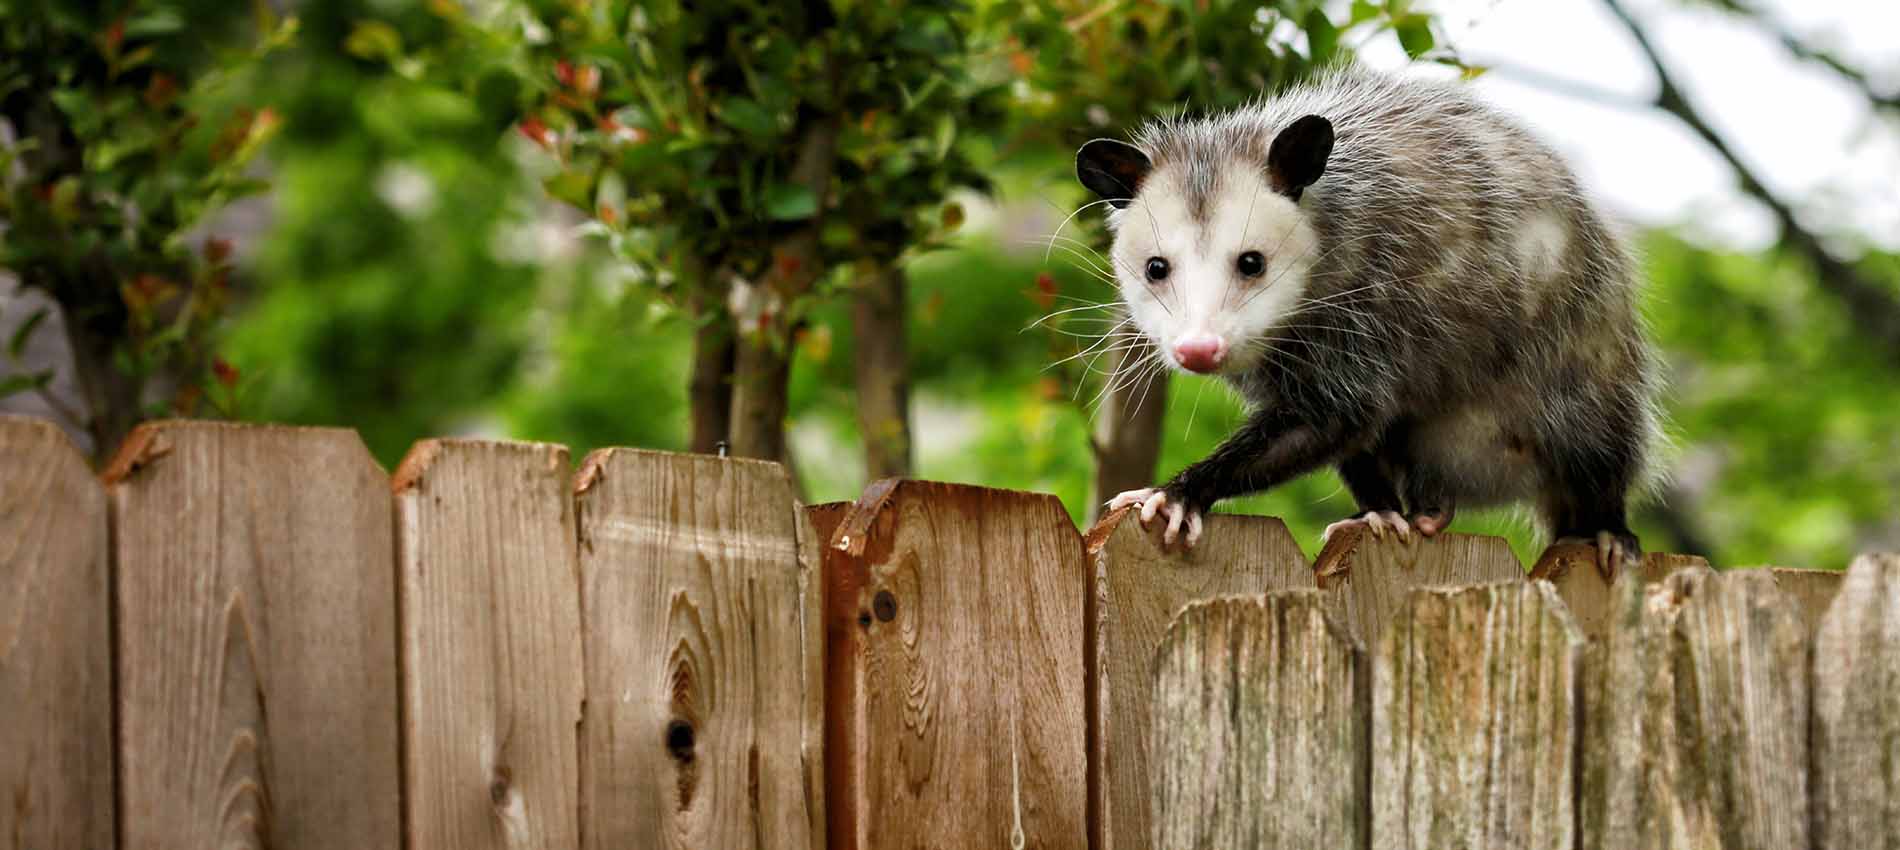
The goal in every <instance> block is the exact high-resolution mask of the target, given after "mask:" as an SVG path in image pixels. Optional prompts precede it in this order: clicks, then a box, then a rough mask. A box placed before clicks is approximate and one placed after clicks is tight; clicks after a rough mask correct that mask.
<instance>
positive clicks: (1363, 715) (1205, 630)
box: [1121, 590, 1370, 850]
mask: <svg viewBox="0 0 1900 850" xmlns="http://www.w3.org/2000/svg"><path fill="white" fill-rule="evenodd" d="M1366 668H1367V665H1366V662H1365V658H1364V653H1363V652H1362V651H1360V649H1359V648H1358V647H1357V646H1356V645H1355V644H1354V643H1353V641H1352V637H1351V635H1349V634H1347V633H1346V631H1345V629H1344V628H1342V627H1340V626H1339V625H1338V624H1337V623H1336V622H1334V621H1333V619H1332V618H1331V616H1329V615H1328V614H1327V613H1326V612H1325V603H1324V600H1322V599H1321V597H1320V596H1319V594H1318V593H1316V592H1314V591H1310V590H1305V591H1287V592H1283V593H1273V594H1269V595H1267V596H1265V597H1252V598H1236V599H1224V600H1219V601H1214V602H1204V603H1197V604H1194V605H1190V606H1188V608H1187V609H1186V610H1184V611H1183V612H1182V613H1181V615H1180V616H1179V617H1177V618H1176V619H1175V621H1174V624H1173V626H1172V627H1171V628H1170V629H1169V630H1168V631H1167V634H1166V637H1165V638H1164V640H1163V641H1162V643H1161V646H1160V648H1159V655H1158V657H1157V658H1156V664H1155V672H1154V683H1155V684H1154V709H1153V711H1154V720H1155V722H1154V724H1153V726H1152V728H1151V730H1150V732H1149V734H1148V735H1147V736H1144V737H1151V738H1152V744H1151V746H1152V747H1153V752H1154V758H1153V764H1152V769H1153V771H1154V773H1153V777H1152V795H1153V802H1152V804H1151V805H1152V811H1153V812H1154V817H1153V821H1152V824H1151V828H1152V833H1151V836H1152V837H1151V838H1144V839H1141V840H1139V841H1137V840H1135V839H1133V838H1127V837H1124V838H1125V840H1124V842H1123V844H1122V845H1121V846H1126V847H1165V848H1229V847H1233V848H1240V847H1248V848H1251V847H1288V848H1293V847H1301V848H1304V847H1314V848H1320V847H1324V848H1339V850H1357V848H1362V847H1365V846H1366V831H1367V815H1368V805H1369V803H1368V800H1367V797H1368V794H1369V787H1368V780H1369V775H1368V761H1367V756H1366V746H1367V735H1368V730H1367V723H1368V708H1369V706H1370V702H1369V698H1368V695H1367V693H1366V688H1367V676H1366V672H1367V669H1366Z"/></svg>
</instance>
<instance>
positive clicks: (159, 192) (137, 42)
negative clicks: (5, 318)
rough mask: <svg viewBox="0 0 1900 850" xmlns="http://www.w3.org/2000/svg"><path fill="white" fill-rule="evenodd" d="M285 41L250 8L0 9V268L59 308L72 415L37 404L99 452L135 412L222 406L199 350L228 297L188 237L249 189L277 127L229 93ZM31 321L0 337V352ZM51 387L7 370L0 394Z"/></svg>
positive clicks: (229, 383)
mask: <svg viewBox="0 0 1900 850" xmlns="http://www.w3.org/2000/svg"><path fill="white" fill-rule="evenodd" d="M292 29H293V27H292V26H291V25H290V24H289V23H288V22H285V21H280V20H278V19H276V18H275V17H274V16H272V15H271V14H270V12H269V7H268V5H266V4H263V3H259V4H257V6H256V8H255V15H254V16H251V17H246V16H242V15H231V14H229V10H228V9H226V8H224V7H222V6H214V4H205V3H192V2H125V3H112V4H103V5H97V4H68V3H57V2H43V0H4V2H0V117H3V118H4V120H5V124H6V125H7V127H9V128H10V132H9V133H7V134H5V135H0V219H4V221H5V226H4V227H0V267H4V268H6V269H9V270H11V271H13V272H14V273H15V274H17V275H19V277H20V280H21V282H22V283H23V284H24V285H26V286H28V287H33V288H36V289H39V290H43V291H45V292H46V293H47V294H49V295H50V296H51V297H52V300H53V301H54V302H55V303H56V304H57V305H58V306H59V309H60V311H61V313H62V314H63V316H64V319H65V326H66V328H67V332H68V334H69V336H70V339H71V342H72V349H73V354H74V367H75V368H74V372H75V376H76V378H77V383H78V385H79V387H80V389H81V394H82V396H83V399H82V401H83V405H82V406H83V409H72V408H71V406H70V405H67V404H64V403H57V402H56V403H55V405H54V406H55V407H56V408H57V409H60V410H61V411H62V413H63V414H64V415H65V416H66V417H67V418H69V419H71V420H73V421H72V422H71V423H70V424H72V425H74V426H75V427H78V428H81V429H83V430H85V431H86V432H88V433H89V434H90V435H91V437H92V443H93V445H94V447H95V451H96V452H98V453H100V454H102V455H104V454H108V453H110V452H111V451H113V450H114V449H115V448H116V447H117V446H118V443H119V440H120V438H121V437H123V436H124V435H125V433H126V432H127V431H129V430H130V429H131V427H132V426H133V425H134V424H136V423H137V422H138V421H139V420H140V419H143V418H144V417H146V416H147V415H149V414H151V413H153V412H161V411H171V412H174V413H178V414H184V415H190V414H193V413H197V412H200V411H201V410H204V409H206V405H205V403H206V402H209V409H211V410H214V411H220V410H226V409H228V408H229V405H230V402H231V396H232V393H233V392H234V389H235V385H236V372H235V371H233V370H232V369H231V368H230V367H229V366H228V365H227V364H225V363H224V362H223V361H222V360H220V359H219V358H218V357H217V356H216V354H215V352H214V351H213V345H212V340H213V332H214V330H215V329H216V327H217V325H218V323H219V322H220V321H221V320H222V319H223V318H224V317H225V315H226V314H227V312H228V310H229V309H230V306H231V304H232V303H233V299H234V286H233V280H232V264H231V250H230V243H229V242H228V241H225V240H223V239H220V238H217V237H216V236H214V235H210V234H207V233H205V232H204V228H205V226H206V225H207V224H208V223H209V222H210V221H211V218H212V216H213V215H214V214H215V213H216V212H217V211H219V210H220V209H222V208H223V207H224V206H225V205H226V204H228V203H229V202H230V201H232V200H234V199H236V198H239V197H241V196H243V195H246V194H248V193H251V192H253V191H255V190H256V189H257V188H258V183H257V182H256V181H255V180H254V179H253V178H252V176H251V171H250V166H251V162H252V159H253V158H254V156H255V155H256V153H257V152H258V150H259V149H260V148H261V146H263V145H264V144H265V143H266V142H267V141H268V140H269V139H270V137H271V136H272V134H273V133H275V132H276V130H277V128H278V126H279V125H280V123H281V122H280V116H278V115H277V114H276V113H274V112H272V111H270V110H257V109H250V108H245V107H243V106H242V105H241V103H240V102H239V101H238V99H237V98H235V97H234V91H237V90H239V89H241V84H242V81H243V80H244V79H245V78H246V76H247V74H248V73H250V72H251V71H252V70H253V69H254V68H255V67H256V65H257V63H258V62H259V61H260V60H262V59H263V58H264V57H265V56H266V55H267V54H268V53H269V52H270V51H271V50H272V49H273V48H276V47H278V46H280V45H281V44H282V43H283V41H284V39H285V38H287V37H288V36H289V35H290V33H291V31H292ZM44 318H45V316H43V315H41V316H35V317H32V318H30V319H29V320H28V321H27V322H26V323H25V324H24V325H23V326H22V329H21V330H20V331H19V332H18V333H17V334H16V335H15V336H14V338H13V339H11V340H9V341H7V342H8V347H7V351H8V354H9V355H10V356H11V357H14V358H17V357H18V355H19V354H20V352H21V351H22V350H23V348H24V347H25V344H26V339H27V337H28V336H29V335H30V334H32V333H34V332H35V331H36V330H37V329H38V328H40V327H41V326H42V324H43V320H44ZM51 378H52V372H51V371H47V370H40V371H37V372H34V373H30V374H24V375H18V376H16V377H15V378H13V379H11V380H9V381H8V382H6V383H5V384H0V396H4V395H6V394H9V393H12V392H30V391H43V390H44V388H45V387H46V386H47V384H48V382H49V381H50V380H51ZM55 401H56V400H55Z"/></svg>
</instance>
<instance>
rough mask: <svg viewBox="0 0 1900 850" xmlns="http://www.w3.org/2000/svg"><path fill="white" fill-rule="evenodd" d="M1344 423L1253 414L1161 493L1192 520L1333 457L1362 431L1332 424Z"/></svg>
mask: <svg viewBox="0 0 1900 850" xmlns="http://www.w3.org/2000/svg"><path fill="white" fill-rule="evenodd" d="M1347 421H1352V420H1349V419H1346V418H1343V417H1338V418H1334V420H1333V422H1334V423H1335V424H1332V425H1328V426H1321V425H1314V424H1310V423H1308V422H1305V421H1302V420H1300V419H1296V418H1294V417H1292V416H1289V415H1286V414H1285V413H1281V412H1278V411H1262V412H1259V413H1256V414H1254V415H1253V416H1252V417H1249V418H1248V420H1247V422H1246V423H1245V424H1243V425H1241V426H1240V428H1239V429H1238V430H1236V431H1234V433H1232V434H1230V435H1228V437H1227V439H1226V441H1224V442H1222V443H1221V444H1220V446H1219V447H1217V448H1215V449H1214V451H1212V452H1210V453H1209V454H1208V456H1207V457H1204V458H1202V459H1201V460H1199V461H1198V462H1196V463H1194V464H1193V465H1191V466H1189V467H1188V468H1186V469H1183V470H1181V472H1180V473H1179V474H1177V475H1175V476H1174V478H1173V479H1172V480H1170V481H1169V482H1168V483H1167V486H1165V487H1163V488H1162V493H1163V495H1164V496H1166V498H1167V501H1168V503H1170V504H1174V505H1179V506H1180V507H1181V509H1182V510H1183V511H1184V512H1185V513H1186V514H1188V515H1189V516H1190V517H1196V518H1198V516H1199V515H1201V514H1204V513H1206V512H1207V509H1208V508H1210V507H1212V506H1213V505H1214V503H1215V502H1218V501H1220V500H1222V499H1225V498H1227V497H1229V496H1238V495H1241V494H1243V493H1256V492H1259V491H1261V490H1265V489H1267V488H1269V487H1273V486H1276V485H1278V484H1281V483H1283V482H1285V481H1288V480H1291V479H1293V478H1295V477H1297V476H1300V475H1303V474H1305V473H1307V472H1310V471H1312V470H1314V469H1316V468H1318V467H1319V466H1321V465H1323V464H1326V463H1330V462H1332V461H1333V460H1335V459H1337V458H1338V457H1339V455H1340V452H1341V448H1342V447H1344V446H1349V445H1352V444H1353V443H1354V441H1355V438H1358V437H1360V435H1361V434H1362V433H1363V430H1361V429H1354V428H1348V427H1345V426H1344V425H1342V424H1338V423H1343V422H1347ZM1145 512H1146V511H1145V510H1144V513H1145ZM1170 519H1171V520H1172V519H1173V517H1172V516H1171V517H1170ZM1170 524H1173V523H1172V522H1171V523H1170Z"/></svg>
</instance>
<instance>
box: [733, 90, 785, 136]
mask: <svg viewBox="0 0 1900 850" xmlns="http://www.w3.org/2000/svg"><path fill="white" fill-rule="evenodd" d="M719 120H720V121H721V122H723V123H725V125H726V126H728V127H731V128H733V129H735V130H738V131H739V132H741V133H745V134H747V135H752V136H759V137H766V136H771V135H773V134H774V133H776V132H778V121H777V120H775V119H774V118H773V116H772V113H771V112H769V111H767V110H766V108H765V107H763V106H760V105H759V104H758V102H757V101H754V100H751V99H749V98H743V97H729V98H726V99H725V100H724V101H722V102H721V103H720V104H719Z"/></svg>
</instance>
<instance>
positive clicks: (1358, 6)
mask: <svg viewBox="0 0 1900 850" xmlns="http://www.w3.org/2000/svg"><path fill="white" fill-rule="evenodd" d="M1378 16H1379V4H1377V3H1374V2H1372V0H1352V17H1351V18H1349V19H1347V23H1346V26H1349V27H1355V26H1358V25H1360V24H1363V23H1365V22H1367V21H1370V20H1372V19H1373V18H1376V17H1378Z"/></svg>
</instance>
